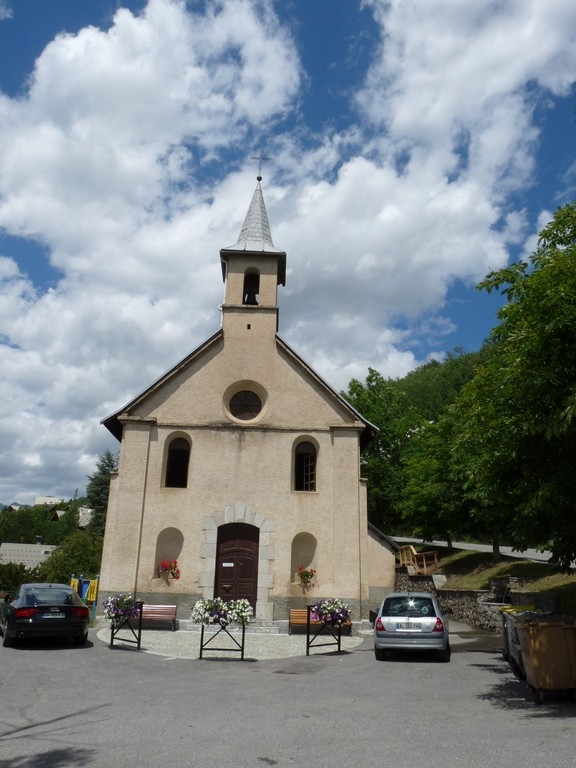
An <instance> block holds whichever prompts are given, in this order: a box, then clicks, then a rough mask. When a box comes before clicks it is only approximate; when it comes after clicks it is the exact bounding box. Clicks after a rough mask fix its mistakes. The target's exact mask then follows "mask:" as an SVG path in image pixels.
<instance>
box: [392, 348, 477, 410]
mask: <svg viewBox="0 0 576 768" xmlns="http://www.w3.org/2000/svg"><path fill="white" fill-rule="evenodd" d="M484 354H485V352H484V349H482V350H480V351H479V352H468V353H464V352H463V351H462V349H455V350H453V351H452V352H449V353H448V355H447V357H446V359H445V360H443V361H442V362H439V361H437V360H431V361H430V362H429V363H425V364H424V365H421V366H419V367H418V368H415V369H414V370H413V371H410V373H408V374H407V375H406V376H404V378H402V379H396V380H395V381H393V382H392V386H393V387H395V388H397V389H398V390H399V391H401V392H403V393H404V394H405V395H406V398H407V402H408V403H409V404H410V406H411V407H412V408H413V409H414V410H415V411H416V412H417V413H418V414H419V415H420V417H421V418H422V421H424V422H426V421H428V422H429V421H436V420H437V419H438V418H439V417H440V415H441V414H442V413H443V412H444V411H445V409H446V408H448V406H450V405H452V403H454V402H455V401H456V399H457V398H458V395H459V394H460V391H461V390H462V387H463V386H464V385H465V384H467V383H468V382H469V381H471V379H473V378H474V375H475V372H476V368H477V366H478V365H479V364H480V362H481V361H482V358H483V356H484Z"/></svg>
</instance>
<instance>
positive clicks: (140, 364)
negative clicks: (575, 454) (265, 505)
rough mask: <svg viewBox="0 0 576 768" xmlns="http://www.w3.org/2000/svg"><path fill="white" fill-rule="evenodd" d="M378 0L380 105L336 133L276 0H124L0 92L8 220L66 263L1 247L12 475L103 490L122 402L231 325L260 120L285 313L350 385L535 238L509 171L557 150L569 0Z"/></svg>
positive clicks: (0, 364)
mask: <svg viewBox="0 0 576 768" xmlns="http://www.w3.org/2000/svg"><path fill="white" fill-rule="evenodd" d="M365 5H366V6H367V7H370V8H371V9H372V11H373V13H374V15H375V17H376V19H377V20H378V23H379V25H380V28H381V35H382V45H381V47H380V48H377V49H375V50H374V51H373V56H372V60H371V66H370V69H369V71H368V73H367V75H366V78H365V80H364V81H363V82H360V83H354V84H352V85H351V86H350V100H351V104H356V105H357V106H358V109H359V110H360V114H359V115H358V116H355V119H354V120H353V121H352V123H351V124H350V123H349V124H347V125H346V126H345V127H344V128H342V129H341V130H339V129H338V128H337V127H332V128H331V130H330V132H329V133H326V135H325V136H323V137H313V136H311V132H310V131H308V130H307V129H306V116H305V115H304V114H302V113H301V112H300V108H301V107H300V102H299V99H300V97H301V95H302V90H301V89H302V85H301V84H302V82H303V78H304V77H305V73H304V72H303V69H302V64H301V62H300V60H299V58H298V54H297V50H296V44H295V42H294V41H293V40H292V39H291V37H290V35H289V33H288V32H287V31H286V29H285V28H284V27H283V26H282V23H281V22H280V21H279V20H278V18H277V17H276V16H275V15H274V13H273V10H272V9H273V6H272V4H271V2H267V1H265V0H262V1H261V2H260V1H258V0H233V1H232V0H222V2H217V3H216V2H213V3H211V2H208V3H207V4H206V11H205V12H204V13H200V12H199V11H195V7H197V6H195V5H194V4H192V5H191V6H190V7H189V9H187V6H186V4H185V3H184V2H179V1H177V0H150V2H149V3H148V5H147V7H146V8H145V9H144V11H143V12H142V13H141V14H140V15H135V14H133V13H131V12H129V11H128V10H126V9H119V10H118V12H117V13H116V15H115V17H114V19H113V23H112V24H111V25H110V27H109V29H107V30H101V29H98V28H97V27H94V26H92V27H86V28H84V29H82V30H80V31H79V32H78V34H75V35H72V34H61V35H59V36H57V37H56V38H55V39H54V40H53V41H52V42H51V43H50V44H49V45H48V46H47V47H46V49H45V50H44V51H42V52H40V51H39V52H38V59H37V62H36V66H35V69H34V72H33V73H32V74H31V77H30V79H29V82H28V90H27V91H26V92H25V93H24V94H22V95H21V96H20V97H19V98H9V97H8V96H6V95H2V94H1V93H0V141H1V143H2V147H3V151H2V153H1V154H0V227H3V228H4V229H5V231H6V232H8V233H9V234H12V235H20V236H23V237H28V238H33V239H35V240H36V241H38V242H40V243H41V244H42V245H43V246H44V247H45V248H46V249H47V252H48V254H49V258H50V262H51V265H52V267H53V268H54V269H56V270H57V271H58V272H57V274H59V275H60V279H59V281H58V282H54V283H53V285H52V287H51V288H50V289H49V290H45V289H41V288H40V287H39V285H37V284H35V279H34V274H33V270H32V271H31V272H30V274H28V275H27V274H26V273H25V269H24V268H23V267H20V268H19V266H18V262H17V259H16V257H15V256H13V255H12V254H10V253H9V252H8V251H7V250H6V249H4V251H3V253H2V254H0V323H1V325H0V327H1V328H2V329H3V334H4V336H3V337H2V336H0V341H3V343H2V344H1V345H0V370H1V379H0V395H1V400H0V411H1V412H2V416H3V430H2V435H1V436H0V461H2V462H3V466H5V467H6V473H5V474H6V477H9V478H10V480H8V481H7V482H5V483H4V484H3V485H2V484H0V500H2V501H12V500H26V499H28V500H29V499H30V498H33V497H34V496H35V495H37V494H40V493H42V494H46V493H52V494H54V495H64V496H67V495H71V494H72V493H73V492H74V490H75V488H76V487H80V491H81V492H82V490H83V488H84V485H85V475H86V474H87V473H88V472H89V471H91V468H90V462H92V466H93V464H94V461H95V458H96V457H97V456H98V454H99V453H101V451H102V450H104V448H106V447H112V448H114V443H113V441H111V440H110V439H109V437H108V436H107V434H106V432H105V430H104V429H103V428H102V427H101V426H100V425H99V420H100V419H101V418H103V417H104V416H106V415H108V414H109V413H110V412H112V411H113V410H114V409H116V408H117V407H119V406H120V405H121V404H122V403H123V402H125V401H126V400H128V399H129V398H131V397H132V396H133V395H135V394H136V393H137V392H138V391H140V390H141V389H143V388H144V387H145V386H147V385H148V384H149V383H150V382H151V381H153V380H154V379H155V378H156V377H157V376H158V375H160V374H161V373H162V372H163V371H164V370H166V369H167V368H168V367H169V366H171V365H172V364H173V363H175V362H176V361H177V360H178V359H179V358H180V357H182V356H184V355H185V354H187V353H188V352H189V351H191V350H192V349H193V348H194V347H195V346H197V345H198V344H199V343H201V342H202V341H203V340H204V339H205V338H206V337H207V336H209V335H211V334H212V333H213V332H214V331H215V330H216V329H217V327H218V325H219V321H220V317H219V313H218V310H217V307H218V305H219V304H220V302H221V301H222V296H223V285H222V281H221V274H220V265H219V259H218V251H219V249H220V248H221V247H223V246H226V245H229V244H230V243H233V242H235V240H236V238H237V235H238V232H239V229H240V225H241V223H242V220H243V217H244V214H245V212H246V209H247V206H248V203H249V200H250V196H251V194H252V190H253V185H254V175H255V163H254V162H253V161H252V166H251V170H247V169H246V168H247V164H248V163H249V157H250V155H251V154H253V150H252V147H254V146H260V145H259V144H258V142H260V141H263V142H264V144H263V146H265V147H266V146H267V145H271V147H272V149H273V150H274V152H273V153H272V152H270V154H273V155H274V160H275V164H274V165H270V166H267V167H266V170H267V171H268V173H267V174H266V178H265V187H264V194H265V199H266V203H267V207H268V213H269V218H270V221H271V225H272V234H273V237H274V241H275V243H276V245H277V246H278V247H281V248H283V249H285V250H286V251H287V252H288V270H289V272H288V282H287V286H286V289H285V290H283V291H281V293H280V303H281V328H280V330H281V334H282V335H283V336H284V337H285V338H286V340H287V341H288V343H290V344H291V345H292V346H293V347H294V348H295V349H296V350H297V351H298V352H299V353H300V354H302V356H303V357H304V358H305V359H307V360H308V362H309V363H310V364H311V365H313V366H314V367H315V368H316V369H317V370H318V371H319V373H320V374H321V375H323V376H324V377H325V378H326V379H327V380H328V381H329V382H330V383H331V384H333V385H334V386H335V387H336V388H338V389H340V388H345V386H346V384H347V383H348V382H349V380H350V379H351V378H353V377H356V378H360V379H363V378H364V377H365V375H366V371H367V369H368V367H369V366H371V367H375V368H377V369H378V370H380V371H381V372H382V373H384V374H385V375H390V376H402V375H404V374H405V373H407V372H408V371H409V370H410V369H411V368H412V367H414V366H415V365H416V364H418V363H419V362H422V361H423V360H424V359H426V357H427V355H428V352H426V351H425V350H424V349H423V347H422V346H419V340H420V339H421V338H422V337H425V336H429V337H435V338H436V339H440V340H441V338H442V334H444V333H447V332H449V331H450V329H451V321H450V319H449V318H448V317H444V316H443V314H442V312H443V305H444V301H445V297H446V290H447V287H448V285H449V284H450V282H451V281H452V280H454V279H460V280H463V281H464V282H468V283H473V282H475V281H477V280H478V279H479V278H481V277H482V276H483V275H484V274H485V273H486V272H487V271H488V270H490V269H495V268H497V267H498V266H501V265H502V264H503V263H504V262H505V260H506V258H507V248H508V246H509V244H511V243H514V244H518V243H522V240H523V239H524V238H525V237H526V236H527V228H528V226H529V222H528V219H527V216H526V213H525V211H524V210H523V209H522V208H520V209H516V208H514V206H513V205H512V204H511V202H510V200H511V198H510V196H511V195H512V194H513V193H514V192H516V191H517V190H519V189H522V188H524V187H526V186H527V185H528V184H529V183H530V180H531V175H532V173H533V168H534V157H535V155H534V153H535V147H536V145H537V141H538V139H539V135H538V130H537V127H536V126H535V123H534V119H533V110H534V106H535V104H536V103H537V102H538V101H539V99H542V98H543V95H546V94H550V93H551V94H555V95H565V94H566V93H567V92H568V90H569V89H570V87H571V86H573V82H574V79H575V75H574V72H576V67H575V64H576V61H575V59H576V51H575V50H574V46H573V44H572V41H573V39H574V36H575V34H574V33H575V31H576V30H575V25H576V21H575V19H574V14H573V12H572V10H571V0H570V1H569V0H564V1H562V0H548V2H547V3H541V2H539V1H538V0H523V1H522V2H520V0H499V1H498V2H493V1H492V0H483V1H481V2H477V3H473V4H469V3H462V2H456V0H427V1H426V2H425V3H405V2H399V1H397V0H393V1H392V2H383V0H371V1H370V2H368V0H366V2H365ZM2 9H5V10H6V9H7V6H6V5H5V4H1V0H0V14H1V12H2ZM0 17H1V16H0ZM283 121H285V122H283ZM295 125H297V126H298V128H294V127H293V126H295ZM222 157H232V158H233V159H232V161H231V162H230V166H229V167H228V168H227V169H226V170H225V172H222V170H221V158H222ZM212 167H214V168H216V172H215V173H214V176H213V178H210V176H209V175H207V173H206V171H207V169H210V168H212ZM87 468H88V469H87Z"/></svg>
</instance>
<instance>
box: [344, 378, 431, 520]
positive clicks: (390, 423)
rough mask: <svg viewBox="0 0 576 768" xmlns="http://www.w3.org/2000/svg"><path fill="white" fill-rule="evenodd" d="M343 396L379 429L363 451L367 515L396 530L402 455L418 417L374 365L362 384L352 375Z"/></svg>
mask: <svg viewBox="0 0 576 768" xmlns="http://www.w3.org/2000/svg"><path fill="white" fill-rule="evenodd" d="M344 397H345V398H346V399H347V400H348V402H349V403H350V404H351V405H352V406H353V407H354V408H356V410H358V411H359V412H360V413H361V414H362V415H363V416H364V417H365V418H366V419H368V421H370V422H371V423H372V424H374V425H375V426H377V427H378V429H379V430H380V431H379V432H378V434H377V435H375V436H374V437H373V438H372V440H371V441H370V443H369V445H368V447H367V448H366V449H365V450H364V452H363V454H362V461H363V467H362V469H363V473H364V474H365V476H366V477H367V479H368V489H369V490H368V518H369V520H370V521H371V522H372V523H374V525H377V526H379V527H380V528H382V529H383V530H386V531H391V530H393V531H394V532H395V533H399V532H401V528H402V519H401V514H400V510H399V506H398V501H399V498H400V494H401V491H402V471H401V457H402V452H403V450H404V446H405V443H406V441H407V440H409V436H410V433H411V430H412V428H413V425H414V423H415V422H416V423H419V421H420V419H419V417H418V416H417V415H415V414H413V413H412V412H411V409H410V407H409V405H408V403H407V401H406V397H405V395H404V394H403V393H402V392H400V391H398V389H397V388H395V387H394V386H393V385H392V383H391V382H390V380H386V379H385V378H384V377H383V376H382V375H381V374H380V373H378V371H376V370H374V369H373V368H370V369H369V372H368V376H367V377H366V382H365V384H362V383H361V382H359V381H358V380H357V379H353V380H352V381H351V382H350V384H349V388H348V392H347V393H344Z"/></svg>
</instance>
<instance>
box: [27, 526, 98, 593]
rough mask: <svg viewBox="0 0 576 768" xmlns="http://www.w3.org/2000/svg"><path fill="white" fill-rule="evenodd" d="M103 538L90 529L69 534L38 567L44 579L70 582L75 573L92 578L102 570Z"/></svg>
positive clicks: (40, 575) (39, 573)
mask: <svg viewBox="0 0 576 768" xmlns="http://www.w3.org/2000/svg"><path fill="white" fill-rule="evenodd" d="M101 557H102V539H101V538H100V537H98V536H93V535H92V534H91V533H90V532H89V531H76V532H75V533H73V534H72V535H71V536H68V538H67V539H65V540H64V541H63V542H62V544H61V545H60V546H59V547H58V548H57V549H55V550H54V551H53V552H52V554H51V555H50V557H48V558H47V559H46V560H45V561H44V562H43V563H42V564H41V565H40V566H39V568H38V575H39V578H40V579H41V580H42V581H56V582H64V583H66V582H68V581H69V579H70V576H71V575H72V574H73V573H74V574H76V575H77V576H80V575H82V576H84V577H85V578H91V577H94V576H97V575H98V573H99V572H100V560H101Z"/></svg>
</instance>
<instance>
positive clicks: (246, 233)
mask: <svg viewBox="0 0 576 768" xmlns="http://www.w3.org/2000/svg"><path fill="white" fill-rule="evenodd" d="M261 181H262V176H260V175H258V176H257V182H258V183H257V184H256V189H255V190H254V194H253V195H252V200H251V202H250V206H249V208H248V213H247V214H246V218H245V219H244V224H243V225H242V229H241V230H240V235H239V236H238V240H237V242H236V243H235V244H234V245H231V246H229V247H228V248H226V250H227V251H258V252H260V253H261V252H265V253H282V251H280V249H279V248H276V247H275V246H274V243H273V242H272V234H271V232H270V224H269V222H268V214H267V213H266V206H265V205H264V196H263V194H262V186H261V184H260V182H261Z"/></svg>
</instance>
